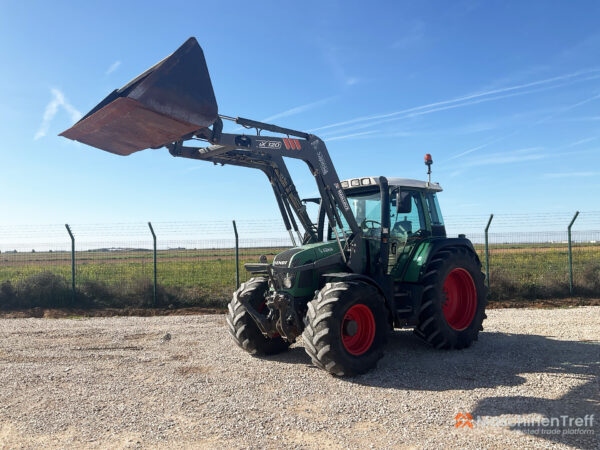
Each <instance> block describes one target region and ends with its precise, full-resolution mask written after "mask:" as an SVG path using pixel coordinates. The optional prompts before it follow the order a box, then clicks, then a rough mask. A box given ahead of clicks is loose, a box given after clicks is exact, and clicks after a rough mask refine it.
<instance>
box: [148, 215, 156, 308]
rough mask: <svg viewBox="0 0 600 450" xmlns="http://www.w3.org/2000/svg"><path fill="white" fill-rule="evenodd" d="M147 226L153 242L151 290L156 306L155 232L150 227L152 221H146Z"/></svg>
mask: <svg viewBox="0 0 600 450" xmlns="http://www.w3.org/2000/svg"><path fill="white" fill-rule="evenodd" d="M148 227H149V228H150V233H152V242H153V246H152V247H153V250H154V254H153V257H152V265H153V267H154V284H153V286H154V290H153V295H154V297H153V299H154V307H155V308H156V304H157V301H156V234H155V233H154V228H152V223H151V222H148Z"/></svg>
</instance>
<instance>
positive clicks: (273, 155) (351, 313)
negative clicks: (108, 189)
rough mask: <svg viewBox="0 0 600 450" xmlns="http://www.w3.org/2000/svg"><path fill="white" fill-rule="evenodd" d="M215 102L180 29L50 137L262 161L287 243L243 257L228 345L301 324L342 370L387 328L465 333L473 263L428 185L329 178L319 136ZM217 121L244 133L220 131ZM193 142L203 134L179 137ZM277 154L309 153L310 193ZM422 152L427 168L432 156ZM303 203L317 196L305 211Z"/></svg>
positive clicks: (470, 315) (281, 344) (472, 303)
mask: <svg viewBox="0 0 600 450" xmlns="http://www.w3.org/2000/svg"><path fill="white" fill-rule="evenodd" d="M217 111H218V107H217V103H216V100H215V96H214V92H213V88H212V83H211V80H210V76H209V74H208V69H207V67H206V62H205V59H204V54H203V52H202V49H201V48H200V46H199V45H198V43H197V41H196V40H195V39H194V38H190V39H189V40H188V41H186V42H185V43H184V44H183V45H182V46H181V47H180V48H179V49H178V50H177V51H176V52H175V53H173V54H172V55H170V56H169V57H167V58H165V59H164V60H162V61H161V62H159V63H158V64H156V65H154V66H152V67H151V68H150V69H148V70H147V71H145V72H144V73H142V74H141V75H140V76H138V77H137V78H135V79H134V80H132V81H131V82H130V83H128V84H127V85H125V86H124V87H122V88H120V89H117V90H115V91H113V92H112V93H111V94H110V95H109V96H108V97H107V98H106V99H104V100H103V101H102V102H101V103H100V104H99V105H97V106H96V107H95V108H94V109H92V110H91V111H90V112H89V113H88V114H87V115H86V116H84V117H83V118H82V119H81V120H80V121H79V122H77V123H76V124H75V125H74V126H73V127H71V128H70V129H68V130H66V131H65V132H63V133H62V134H61V135H63V136H65V137H67V138H70V139H74V140H77V141H80V142H83V143H86V144H89V145H92V146H94V147H97V148H100V149H102V150H106V151H109V152H111V153H115V154H119V155H129V154H131V153H133V152H136V151H139V150H144V149H147V148H160V147H166V148H167V149H168V150H169V152H170V153H171V154H172V155H173V156H176V157H184V158H190V159H197V160H203V161H208V162H212V163H214V164H219V165H237V166H242V167H248V168H254V169H259V170H261V171H262V172H263V173H265V175H266V176H267V178H268V179H269V182H270V184H271V186H272V189H273V192H274V194H275V198H276V201H277V205H278V207H279V210H280V212H281V215H282V219H283V223H284V225H285V227H286V229H287V231H288V232H289V235H290V239H291V242H292V245H293V248H291V249H289V250H286V251H284V252H282V253H280V254H278V255H277V256H275V258H274V259H273V261H272V262H271V263H269V262H268V261H267V260H266V258H263V257H261V260H260V261H258V262H257V263H253V264H246V269H247V270H248V271H249V272H250V273H252V274H253V278H251V279H249V280H248V281H247V282H245V283H243V284H242V285H241V286H240V288H239V289H238V290H237V291H236V292H235V293H234V294H233V299H232V301H231V303H230V304H229V312H228V315H227V325H228V327H229V332H230V333H231V336H232V337H233V339H234V341H235V343H237V344H238V345H239V346H240V347H241V348H243V349H244V350H246V351H247V352H249V353H251V354H254V355H273V354H276V353H279V352H283V351H285V350H286V349H287V348H288V347H289V346H290V344H292V343H294V342H295V341H296V340H297V339H298V337H300V335H302V340H303V343H304V346H305V349H306V352H307V353H308V355H309V356H310V357H311V359H312V361H313V363H314V364H315V365H316V366H318V367H320V368H322V369H324V370H326V371H328V372H330V373H332V374H334V375H338V376H344V375H347V376H349V375H356V374H360V373H364V372H366V371H368V370H369V369H371V368H372V367H374V366H375V365H376V363H377V361H378V360H379V359H380V358H381V357H382V355H383V350H384V346H385V342H386V338H387V335H388V333H389V332H390V330H392V329H394V328H401V327H412V328H414V331H415V333H416V334H417V336H419V337H420V338H422V339H423V340H425V341H426V342H427V343H429V344H430V345H432V346H433V347H435V348H437V349H462V348H465V347H468V346H470V345H471V344H472V343H473V341H475V340H477V337H478V334H479V332H480V331H481V330H482V329H483V327H482V322H483V320H484V319H485V317H486V315H485V307H486V302H487V300H486V294H487V292H486V287H485V284H484V275H483V274H482V272H481V263H480V261H479V258H478V257H477V254H476V252H475V250H474V248H473V245H472V243H471V242H470V241H469V240H468V239H466V238H465V236H464V235H459V236H458V237H456V238H449V237H447V236H446V230H445V227H444V223H443V219H442V214H441V211H440V208H439V204H438V200H437V194H438V192H440V191H441V190H442V189H441V187H440V186H439V185H438V184H437V183H432V182H431V181H430V179H429V181H417V180H411V179H403V178H386V177H360V178H352V179H349V180H345V181H340V180H339V178H338V175H337V172H336V170H335V167H334V165H333V163H332V161H331V158H330V156H329V153H328V151H327V148H326V146H325V143H324V142H323V141H322V140H321V139H319V138H318V137H317V136H315V135H312V134H309V133H305V132H301V131H296V130H292V129H288V128H283V127H279V126H276V125H272V124H266V123H262V122H258V121H254V120H250V119H245V118H241V117H229V116H224V115H220V114H218V112H217ZM223 120H229V121H233V122H235V123H236V124H238V125H241V126H242V127H244V128H247V129H254V130H256V133H253V134H246V133H243V134H232V133H224V132H223ZM198 140H201V141H205V142H206V143H207V144H208V145H206V146H204V147H197V146H194V145H190V143H191V144H194V143H196V142H197V141H198ZM284 158H294V159H299V160H302V161H304V162H305V163H306V164H307V166H308V168H309V170H310V172H311V174H312V175H313V176H314V179H315V182H316V184H317V187H318V190H319V194H320V197H319V198H317V199H308V200H304V201H303V200H301V199H300V197H299V195H298V192H297V190H296V188H295V186H294V183H293V181H292V179H291V177H290V174H289V172H288V170H287V167H286V164H285V161H284ZM425 163H426V164H427V167H428V174H429V178H430V174H431V164H432V159H431V156H430V155H426V157H425ZM308 201H312V202H315V203H317V204H318V205H319V212H318V216H317V218H316V221H313V220H311V218H310V217H309V215H308V213H307V208H306V202H308Z"/></svg>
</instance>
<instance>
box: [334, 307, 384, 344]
mask: <svg viewBox="0 0 600 450" xmlns="http://www.w3.org/2000/svg"><path fill="white" fill-rule="evenodd" d="M375 330H376V325H375V317H374V316H373V313H372V312H371V308H369V307H368V306H367V305H363V304H357V305H353V306H352V307H350V309H349V310H348V311H346V314H345V315H344V319H343V320H342V330H341V332H342V344H343V345H344V348H345V349H346V351H347V352H348V353H350V354H351V355H354V356H359V355H362V354H364V353H366V352H367V351H368V350H369V349H370V348H371V344H373V340H374V339H375Z"/></svg>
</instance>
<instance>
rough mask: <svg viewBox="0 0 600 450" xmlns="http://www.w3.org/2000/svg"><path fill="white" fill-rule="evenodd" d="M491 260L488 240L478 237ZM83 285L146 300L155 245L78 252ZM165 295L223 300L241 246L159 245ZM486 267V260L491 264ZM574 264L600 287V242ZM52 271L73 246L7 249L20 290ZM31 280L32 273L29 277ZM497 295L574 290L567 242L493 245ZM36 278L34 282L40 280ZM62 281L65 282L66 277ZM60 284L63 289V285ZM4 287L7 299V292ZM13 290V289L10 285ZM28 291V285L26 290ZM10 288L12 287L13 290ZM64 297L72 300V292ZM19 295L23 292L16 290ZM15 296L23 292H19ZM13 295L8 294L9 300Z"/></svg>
mask: <svg viewBox="0 0 600 450" xmlns="http://www.w3.org/2000/svg"><path fill="white" fill-rule="evenodd" d="M282 250H283V249H282V248H243V249H240V278H241V281H244V280H245V279H247V278H248V274H247V273H246V271H245V270H244V268H243V264H244V263H246V262H256V261H257V260H258V257H259V256H260V255H262V254H264V255H267V257H268V258H269V260H271V259H272V257H273V256H274V255H276V254H277V253H279V252H280V251H282ZM476 250H477V251H478V253H479V255H480V257H481V259H482V261H483V262H484V261H485V256H484V249H483V246H482V245H476ZM76 262H77V265H76V286H77V289H78V290H79V291H80V294H81V295H80V297H81V298H82V299H87V301H90V302H97V301H98V299H101V302H100V303H101V304H105V305H107V306H109V305H110V306H118V305H119V304H123V303H124V304H128V305H132V306H140V305H147V304H148V303H149V302H151V301H152V295H151V293H152V286H151V280H152V277H153V265H152V251H148V250H117V251H85V252H77V253H76ZM157 266H158V267H157V269H158V284H159V290H160V295H161V297H160V301H161V302H162V303H167V304H169V303H173V304H176V305H180V306H188V305H200V306H222V305H224V304H225V303H226V302H227V301H228V300H229V298H230V296H231V292H232V291H233V290H234V289H235V250H234V249H198V250H185V249H181V250H179V249H177V250H160V251H158V252H157ZM484 267H485V266H484ZM573 271H574V280H575V286H576V287H577V292H576V293H577V294H578V295H583V296H586V295H589V296H592V295H594V294H595V295H596V296H598V293H600V280H599V278H600V244H577V245H576V246H574V247H573ZM43 272H45V273H52V274H55V275H57V276H59V277H60V278H61V279H63V280H64V284H65V286H66V287H67V289H68V288H69V287H70V280H71V255H70V253H69V252H36V253H2V254H0V283H4V286H3V291H2V292H4V291H5V290H6V289H5V287H6V282H7V281H8V282H10V286H11V288H12V290H13V291H15V292H13V294H14V295H15V296H17V297H18V293H19V292H21V291H27V289H26V286H24V285H25V284H27V283H29V284H31V283H32V281H31V280H32V279H33V280H34V282H35V283H37V284H44V283H45V284H48V283H51V284H52V288H53V289H54V288H55V285H56V284H57V283H59V281H57V280H56V279H54V280H53V281H51V282H50V281H48V280H41V281H39V280H38V281H35V280H36V277H39V276H40V275H39V274H40V273H43ZM28 280H29V281H28ZM490 282H491V290H490V299H491V300H492V301H493V300H506V299H514V298H523V299H534V298H557V297H559V298H560V297H566V296H568V295H569V278H568V249H567V245H566V244H529V245H528V244H499V245H490ZM35 283H34V284H35ZM59 284H61V283H59ZM65 286H63V285H62V284H61V289H62V288H64V287H65ZM2 292H0V307H1V306H2V298H3V297H2V295H4V297H6V295H7V294H6V293H4V294H2ZM11 292H12V291H11ZM27 292H29V291H27ZM9 294H10V292H9ZM64 296H65V301H69V300H68V299H69V298H70V297H68V294H67V293H66V292H65V293H64ZM15 298H16V297H15ZM15 301H16V300H15ZM4 303H6V299H5V301H4Z"/></svg>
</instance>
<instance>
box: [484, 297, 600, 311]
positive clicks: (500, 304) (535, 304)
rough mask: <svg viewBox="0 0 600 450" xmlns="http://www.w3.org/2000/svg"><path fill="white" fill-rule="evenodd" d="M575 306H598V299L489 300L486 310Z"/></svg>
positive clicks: (599, 300) (599, 302)
mask: <svg viewBox="0 0 600 450" xmlns="http://www.w3.org/2000/svg"><path fill="white" fill-rule="evenodd" d="M575 306H600V299H598V298H555V299H547V300H498V301H494V300H490V301H489V302H488V305H487V309H502V308H572V307H575Z"/></svg>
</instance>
